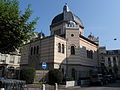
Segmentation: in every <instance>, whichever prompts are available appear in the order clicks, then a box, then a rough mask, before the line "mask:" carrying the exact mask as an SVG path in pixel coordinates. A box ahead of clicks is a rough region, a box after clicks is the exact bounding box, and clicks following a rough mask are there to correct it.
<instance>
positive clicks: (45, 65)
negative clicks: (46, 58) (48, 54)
mask: <svg viewBox="0 0 120 90" xmlns="http://www.w3.org/2000/svg"><path fill="white" fill-rule="evenodd" d="M42 68H43V69H44V70H45V69H46V68H47V64H46V62H42ZM44 70H43V82H44V78H45V76H44Z"/></svg>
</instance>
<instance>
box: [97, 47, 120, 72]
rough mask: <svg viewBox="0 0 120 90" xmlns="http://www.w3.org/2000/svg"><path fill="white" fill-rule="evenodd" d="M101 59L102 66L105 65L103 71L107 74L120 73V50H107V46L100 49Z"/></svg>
mask: <svg viewBox="0 0 120 90" xmlns="http://www.w3.org/2000/svg"><path fill="white" fill-rule="evenodd" d="M99 59H100V63H101V67H103V65H104V66H105V68H106V69H104V68H103V70H102V72H104V73H105V74H106V73H107V74H118V73H120V50H106V48H105V47H100V49H99Z"/></svg>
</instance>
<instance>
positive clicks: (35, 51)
mask: <svg viewBox="0 0 120 90" xmlns="http://www.w3.org/2000/svg"><path fill="white" fill-rule="evenodd" d="M35 52H36V47H34V55H35Z"/></svg>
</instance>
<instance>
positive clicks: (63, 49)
mask: <svg viewBox="0 0 120 90" xmlns="http://www.w3.org/2000/svg"><path fill="white" fill-rule="evenodd" d="M62 53H64V44H62Z"/></svg>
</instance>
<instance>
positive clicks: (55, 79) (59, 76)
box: [49, 69, 63, 84]
mask: <svg viewBox="0 0 120 90" xmlns="http://www.w3.org/2000/svg"><path fill="white" fill-rule="evenodd" d="M62 80H63V73H62V72H61V71H60V70H58V69H54V70H50V71H49V84H55V83H58V84H59V83H61V82H62Z"/></svg>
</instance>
